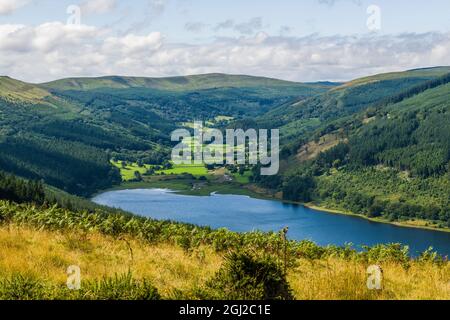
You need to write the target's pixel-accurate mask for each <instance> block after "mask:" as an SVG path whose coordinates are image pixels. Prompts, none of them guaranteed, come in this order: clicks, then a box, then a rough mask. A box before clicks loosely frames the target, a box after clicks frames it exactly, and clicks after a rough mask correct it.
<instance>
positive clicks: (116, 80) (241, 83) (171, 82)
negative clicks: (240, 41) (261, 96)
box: [41, 73, 334, 91]
mask: <svg viewBox="0 0 450 320" xmlns="http://www.w3.org/2000/svg"><path fill="white" fill-rule="evenodd" d="M41 86H42V87H47V88H51V89H58V90H95V89H104V88H110V89H111V88H112V89H129V88H147V89H157V90H169V91H194V90H205V89H217V88H251V87H295V88H299V89H303V88H308V89H314V88H328V87H330V86H334V84H333V83H307V84H305V83H298V82H290V81H284V80H278V79H271V78H265V77H254V76H246V75H228V74H220V73H212V74H203V75H192V76H184V77H165V78H145V77H120V76H107V77H99V78H68V79H62V80H57V81H53V82H49V83H44V84H41Z"/></svg>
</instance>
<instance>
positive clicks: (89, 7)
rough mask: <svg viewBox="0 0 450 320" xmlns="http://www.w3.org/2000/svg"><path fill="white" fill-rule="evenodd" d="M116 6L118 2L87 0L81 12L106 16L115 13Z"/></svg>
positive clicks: (111, 0)
mask: <svg viewBox="0 0 450 320" xmlns="http://www.w3.org/2000/svg"><path fill="white" fill-rule="evenodd" d="M116 6H117V1H116V0H86V1H84V2H83V3H82V4H81V12H82V13H83V14H104V13H108V12H111V11H113V10H114V9H115V8H116Z"/></svg>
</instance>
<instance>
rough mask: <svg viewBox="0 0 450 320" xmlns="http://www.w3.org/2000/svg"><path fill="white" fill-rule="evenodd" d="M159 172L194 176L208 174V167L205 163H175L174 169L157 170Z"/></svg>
mask: <svg viewBox="0 0 450 320" xmlns="http://www.w3.org/2000/svg"><path fill="white" fill-rule="evenodd" d="M156 173H157V174H166V175H167V174H184V173H187V174H192V175H193V176H196V177H199V176H206V175H207V174H208V169H206V167H205V165H203V164H174V165H173V168H172V169H165V170H159V171H156Z"/></svg>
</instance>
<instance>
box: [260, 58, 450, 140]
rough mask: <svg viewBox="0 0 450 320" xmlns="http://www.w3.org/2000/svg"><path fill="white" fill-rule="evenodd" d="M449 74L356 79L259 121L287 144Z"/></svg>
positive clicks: (441, 70) (415, 73)
mask: <svg viewBox="0 0 450 320" xmlns="http://www.w3.org/2000/svg"><path fill="white" fill-rule="evenodd" d="M448 73H450V67H439V68H430V69H418V70H411V71H405V72H396V73H388V74H380V75H375V76H371V77H366V78H361V79H356V80H353V81H350V82H348V83H345V84H343V85H341V86H337V87H335V88H333V89H331V90H329V91H327V92H325V93H323V94H320V95H316V96H313V97H311V98H306V99H298V100H297V101H294V102H292V103H287V104H284V105H281V106H279V107H278V108H274V109H272V110H271V111H269V112H267V113H266V114H264V115H263V116H261V117H259V118H258V123H259V124H260V126H262V127H280V128H281V133H282V135H283V138H284V140H285V141H286V140H288V141H289V140H295V139H296V138H298V137H299V136H302V135H305V134H306V135H308V134H310V133H311V132H314V130H315V129H317V128H320V127H325V126H326V125H327V124H328V123H330V122H332V121H334V120H336V119H340V118H345V117H348V116H351V115H352V114H355V113H358V112H359V111H361V110H364V109H366V108H368V107H370V106H373V105H375V104H377V103H380V102H383V101H384V100H385V99H388V98H390V97H392V96H395V95H398V94H400V93H402V92H404V91H406V90H408V89H411V88H414V87H416V86H418V85H421V84H424V83H426V82H428V81H430V80H433V79H437V78H439V77H442V76H445V75H446V74H448Z"/></svg>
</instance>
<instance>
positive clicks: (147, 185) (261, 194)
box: [90, 180, 450, 233]
mask: <svg viewBox="0 0 450 320" xmlns="http://www.w3.org/2000/svg"><path fill="white" fill-rule="evenodd" d="M168 182H169V183H168ZM170 182H173V180H168V181H157V182H141V183H139V182H129V183H124V184H121V185H118V186H114V187H112V188H110V189H107V190H103V191H99V192H96V193H95V194H93V195H92V196H91V197H90V200H91V199H93V198H94V197H95V196H97V195H99V194H102V193H105V192H110V191H118V190H135V189H156V188H165V189H170V190H173V191H175V192H177V193H179V194H182V195H188V196H209V195H210V194H211V193H213V192H215V193H217V194H234V195H243V196H249V197H251V198H254V199H261V200H273V201H279V202H283V203H287V204H295V205H301V206H304V207H306V208H309V209H312V210H318V211H323V212H327V213H330V214H339V215H345V216H352V217H356V218H360V219H364V220H367V221H371V222H375V223H383V224H390V225H393V226H396V227H402V228H414V229H422V230H429V231H439V232H447V233H450V228H437V227H433V226H423V225H414V224H412V223H407V222H404V221H388V220H386V219H382V218H370V217H367V216H364V215H362V214H357V213H353V212H349V211H344V210H342V209H332V208H328V207H324V206H320V205H318V204H315V203H312V202H309V203H302V202H296V201H288V200H283V199H281V198H280V197H277V196H276V195H274V194H270V193H268V192H267V190H264V189H262V188H259V187H257V188H255V187H254V186H253V187H252V188H249V185H246V186H238V185H233V184H228V185H222V186H221V188H217V189H215V188H214V186H208V189H211V190H213V189H214V190H213V191H211V190H209V191H207V192H202V191H204V190H201V189H197V190H192V189H191V190H188V189H186V188H185V189H183V188H176V185H170V184H171V183H170ZM178 182H179V181H178ZM164 184H167V186H166V187H164ZM180 185H182V184H180ZM211 187H212V188H211ZM220 189H222V190H220ZM233 191H236V192H233ZM243 191H244V192H243ZM419 221H423V222H424V223H427V221H425V220H419Z"/></svg>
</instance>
